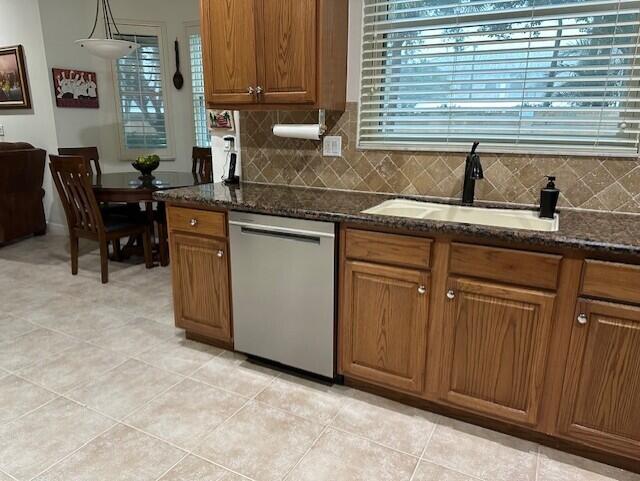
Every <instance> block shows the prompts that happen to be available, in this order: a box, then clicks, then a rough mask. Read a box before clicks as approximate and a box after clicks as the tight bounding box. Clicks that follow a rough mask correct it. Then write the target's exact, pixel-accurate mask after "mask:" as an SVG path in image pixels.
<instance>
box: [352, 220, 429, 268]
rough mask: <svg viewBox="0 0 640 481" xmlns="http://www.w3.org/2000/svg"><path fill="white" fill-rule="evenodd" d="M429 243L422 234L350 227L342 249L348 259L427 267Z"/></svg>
mask: <svg viewBox="0 0 640 481" xmlns="http://www.w3.org/2000/svg"><path fill="white" fill-rule="evenodd" d="M432 242H433V241H432V240H431V239H424V238H422V237H411V236H405V235H397V234H385V233H382V232H370V231H363V230H352V229H349V230H347V235H346V251H345V252H346V255H347V257H348V258H349V259H360V260H364V261H368V262H380V263H383V264H393V265H400V266H408V267H417V268H421V269H428V268H429V265H430V260H431V244H432Z"/></svg>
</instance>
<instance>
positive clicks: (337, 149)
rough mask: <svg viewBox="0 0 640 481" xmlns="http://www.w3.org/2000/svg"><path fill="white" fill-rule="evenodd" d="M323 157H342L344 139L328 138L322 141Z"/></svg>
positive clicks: (336, 136) (337, 137)
mask: <svg viewBox="0 0 640 481" xmlns="http://www.w3.org/2000/svg"><path fill="white" fill-rule="evenodd" d="M322 155H323V156H325V157H340V156H341V155H342V137H340V136H339V135H335V136H327V137H325V138H324V139H323V140H322Z"/></svg>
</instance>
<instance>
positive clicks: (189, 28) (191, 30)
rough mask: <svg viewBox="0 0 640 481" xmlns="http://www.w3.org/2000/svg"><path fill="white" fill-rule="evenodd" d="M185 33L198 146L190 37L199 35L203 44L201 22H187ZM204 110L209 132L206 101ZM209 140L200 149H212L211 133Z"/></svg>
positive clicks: (193, 125)
mask: <svg viewBox="0 0 640 481" xmlns="http://www.w3.org/2000/svg"><path fill="white" fill-rule="evenodd" d="M184 33H185V45H186V46H187V55H188V59H189V64H188V65H189V74H188V77H189V90H190V92H191V127H192V136H191V137H192V139H193V145H198V136H197V130H196V125H195V117H196V112H195V102H194V100H195V98H194V96H195V93H194V91H193V75H192V65H191V49H190V37H191V36H192V35H194V34H198V35H199V36H200V41H201V42H202V33H201V30H200V22H199V21H192V22H185V23H184ZM202 75H203V83H204V62H203V74H202ZM204 110H205V128H206V129H207V131H208V127H207V117H206V112H207V103H206V101H205V102H204ZM208 133H209V135H208V138H209V145H204V146H200V147H205V148H206V147H211V132H208Z"/></svg>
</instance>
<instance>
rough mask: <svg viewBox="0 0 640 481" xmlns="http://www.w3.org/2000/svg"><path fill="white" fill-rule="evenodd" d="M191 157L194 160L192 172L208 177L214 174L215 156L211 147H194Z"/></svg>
mask: <svg viewBox="0 0 640 481" xmlns="http://www.w3.org/2000/svg"><path fill="white" fill-rule="evenodd" d="M191 159H192V160H193V164H192V167H191V172H193V173H194V174H199V175H201V176H207V177H211V176H212V175H213V156H212V155H211V149H210V148H207V147H194V148H193V150H192V152H191Z"/></svg>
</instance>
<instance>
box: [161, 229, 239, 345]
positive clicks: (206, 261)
mask: <svg viewBox="0 0 640 481" xmlns="http://www.w3.org/2000/svg"><path fill="white" fill-rule="evenodd" d="M170 241H171V262H172V269H173V300H174V311H175V320H176V326H177V327H180V328H183V329H185V330H186V331H187V332H191V333H194V334H199V335H201V336H206V337H208V338H210V339H214V340H218V341H222V342H224V343H230V342H231V339H232V331H231V311H230V296H229V265H228V251H227V242H226V240H225V239H217V238H210V237H204V236H199V235H193V234H187V233H182V232H171V236H170Z"/></svg>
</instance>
